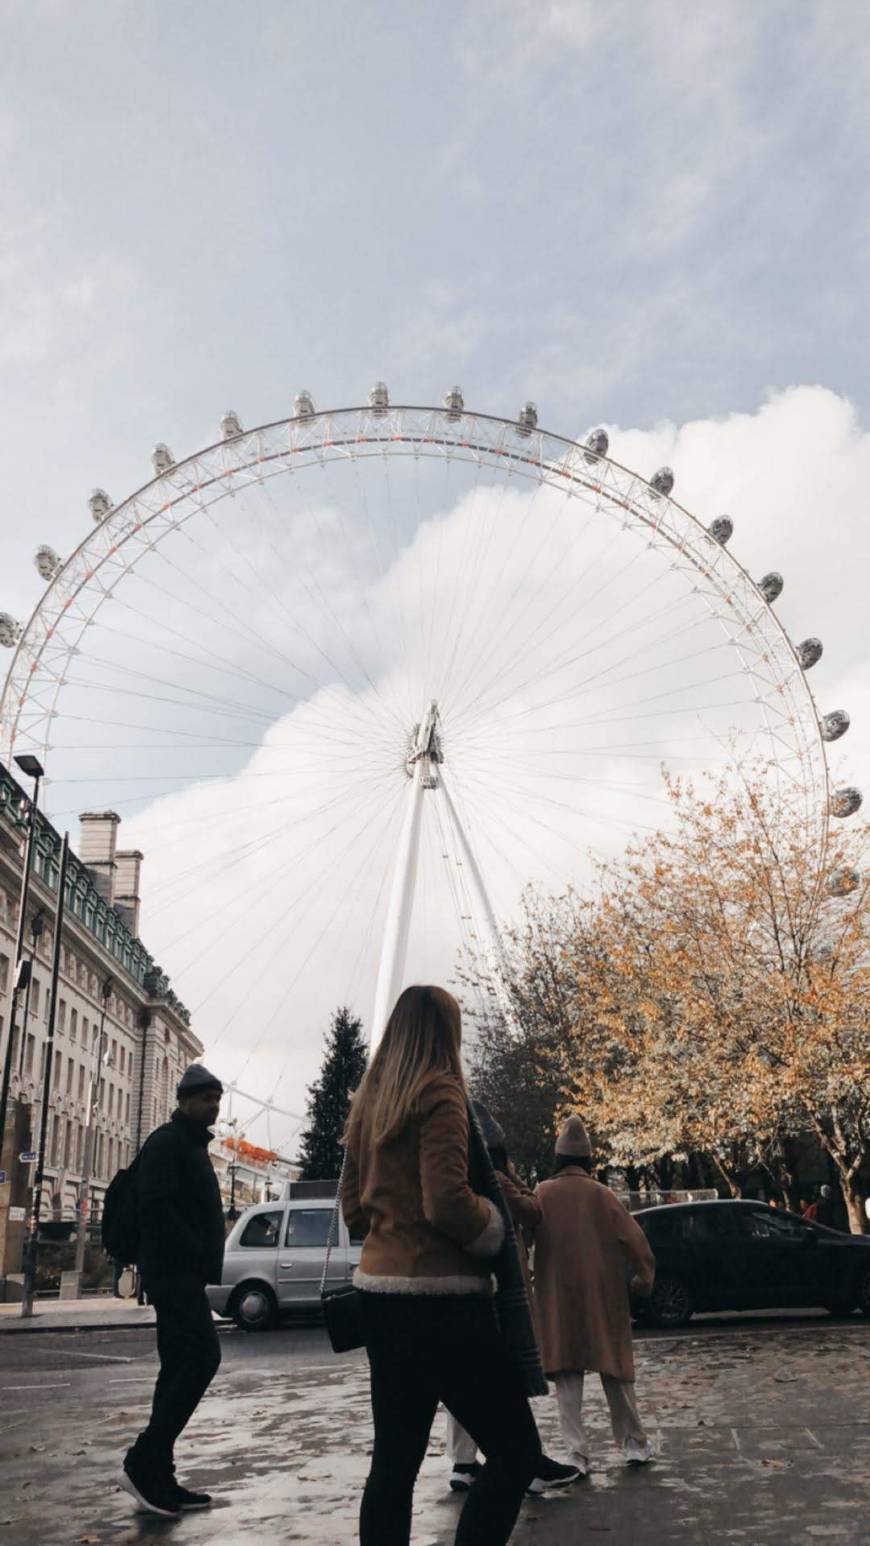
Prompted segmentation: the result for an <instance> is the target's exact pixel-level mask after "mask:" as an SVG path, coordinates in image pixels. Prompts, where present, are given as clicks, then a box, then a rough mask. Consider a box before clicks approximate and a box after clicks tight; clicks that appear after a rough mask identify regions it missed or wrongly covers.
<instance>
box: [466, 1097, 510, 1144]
mask: <svg viewBox="0 0 870 1546" xmlns="http://www.w3.org/2000/svg"><path fill="white" fill-rule="evenodd" d="M471 1104H472V1106H473V1108H474V1114H475V1116H476V1117H477V1120H478V1122H479V1123H480V1131H481V1132H482V1133H483V1141H484V1143H485V1144H486V1147H487V1148H488V1149H504V1151H505V1153H507V1139H506V1138H505V1135H504V1128H503V1127H500V1126H499V1124H498V1122H497V1121H496V1120H495V1117H494V1116H493V1114H492V1112H491V1111H490V1109H489V1107H488V1106H485V1105H484V1104H483V1101H482V1100H473V1101H472V1102H471Z"/></svg>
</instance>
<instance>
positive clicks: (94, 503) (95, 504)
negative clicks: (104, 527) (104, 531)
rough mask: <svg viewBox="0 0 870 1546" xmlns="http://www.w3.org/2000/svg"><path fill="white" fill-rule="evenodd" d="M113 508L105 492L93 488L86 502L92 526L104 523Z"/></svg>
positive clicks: (101, 489)
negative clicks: (92, 521) (92, 522)
mask: <svg viewBox="0 0 870 1546" xmlns="http://www.w3.org/2000/svg"><path fill="white" fill-rule="evenodd" d="M114 508H115V507H114V505H113V504H112V501H111V499H110V498H109V496H108V494H107V493H106V490H105V489H104V488H95V489H94V491H93V493H92V494H91V496H90V499H89V500H88V509H89V510H90V512H91V516H92V518H93V520H94V524H95V525H97V526H99V524H100V521H104V520H105V519H106V516H107V515H111V513H112V511H113V510H114Z"/></svg>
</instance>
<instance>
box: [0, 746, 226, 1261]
mask: <svg viewBox="0 0 870 1546" xmlns="http://www.w3.org/2000/svg"><path fill="white" fill-rule="evenodd" d="M26 821H27V799H26V797H25V794H24V791H23V790H22V788H21V787H20V786H19V784H18V783H17V782H16V780H15V779H14V778H13V777H12V775H11V774H10V773H9V771H8V770H7V769H6V768H5V767H4V766H3V765H2V764H0V1057H2V1056H4V1055H5V1050H6V1043H7V1037H8V1034H9V1023H10V1010H11V994H12V985H13V982H12V979H13V974H14V971H15V940H16V929H17V924H18V907H19V896H20V889H21V878H22V869H23V862H24V843H25V835H26ZM119 825H120V818H119V817H118V816H117V815H115V813H114V812H112V811H95V812H88V813H86V814H84V815H83V816H82V817H81V818H80V837H79V843H78V854H77V855H76V854H73V853H72V852H71V853H70V856H69V869H68V878H67V898H66V913H65V918H64V924H63V934H62V940H61V958H60V966H61V971H60V982H59V988H58V1005H57V1014H56V1020H55V1041H54V1066H53V1069H52V1073H51V1095H50V1109H49V1117H48V1130H47V1141H46V1166H45V1189H44V1193H43V1202H42V1216H43V1218H44V1219H46V1220H48V1221H53V1222H54V1223H55V1224H58V1225H60V1224H62V1223H63V1222H64V1221H69V1222H73V1221H74V1220H75V1218H76V1207H77V1202H78V1195H79V1184H80V1181H81V1172H82V1162H83V1158H84V1139H85V1116H86V1107H87V1100H88V1088H89V1084H90V1082H91V1080H94V1081H95V1084H94V1090H95V1100H96V1110H95V1115H94V1124H95V1133H96V1138H95V1152H94V1167H93V1176H92V1185H91V1216H92V1218H98V1217H99V1212H100V1207H101V1200H102V1197H103V1195H104V1193H105V1189H106V1186H107V1185H108V1182H109V1180H110V1179H111V1177H112V1176H113V1175H114V1173H115V1171H116V1170H118V1169H119V1167H121V1166H123V1165H126V1164H127V1163H128V1162H129V1160H130V1159H131V1157H132V1156H133V1154H135V1153H136V1151H137V1149H138V1148H139V1146H140V1144H141V1143H142V1141H143V1140H144V1139H145V1138H146V1137H147V1135H148V1134H149V1132H151V1130H152V1129H153V1128H154V1127H156V1126H157V1125H158V1124H159V1123H161V1122H163V1121H165V1120H166V1117H167V1116H168V1114H169V1112H170V1111H171V1110H172V1109H173V1107H174V1104H175V1087H176V1084H177V1082H178V1078H179V1076H180V1074H181V1072H182V1070H183V1069H184V1068H185V1067H186V1066H187V1065H188V1064H189V1063H191V1062H194V1061H195V1060H196V1059H198V1058H199V1057H201V1055H202V1045H201V1043H200V1042H199V1041H198V1040H197V1038H196V1037H195V1036H194V1034H193V1032H192V1030H191V1028H190V1016H189V1014H188V1012H187V1010H186V1009H185V1007H184V1005H183V1004H182V1003H181V1002H180V1001H179V1000H178V998H177V997H176V996H175V994H174V993H173V992H172V990H171V988H170V986H169V982H168V980H167V978H166V977H165V975H164V974H163V972H162V971H161V969H160V967H159V966H157V965H156V964H155V962H154V960H153V959H152V957H151V956H150V955H149V954H148V951H147V950H146V948H145V946H144V945H143V943H142V941H141V940H140V939H139V882H140V872H141V865H142V855H141V854H140V853H139V852H137V851H135V850H121V849H119V848H118V846H117V839H118V828H119ZM60 849H61V839H60V835H59V833H58V832H56V831H55V829H54V828H53V827H52V826H51V825H50V823H49V822H48V821H47V820H46V819H45V818H42V817H40V818H39V820H38V826H37V838H36V844H35V849H34V857H33V867H32V872H31V889H30V899H29V905H28V917H27V923H26V933H25V937H24V951H25V955H26V956H27V957H28V958H30V959H31V961H32V973H31V986H30V988H29V990H28V996H27V1001H26V1003H22V1001H21V1000H20V1001H19V1009H18V1015H17V1022H18V1023H17V1027H16V1037H15V1044H14V1046H13V1062H12V1070H13V1072H12V1084H11V1090H10V1101H9V1110H8V1114H7V1120H6V1135H5V1143H4V1145H3V1154H2V1160H0V1170H2V1171H5V1172H6V1176H7V1180H6V1182H5V1183H2V1184H0V1275H2V1276H4V1277H5V1275H6V1274H7V1273H16V1272H17V1271H18V1270H19V1264H20V1256H21V1247H22V1243H23V1236H24V1224H23V1223H22V1222H21V1221H20V1217H19V1215H20V1214H21V1212H22V1210H23V1209H24V1208H28V1211H29V1199H30V1188H31V1187H32V1181H33V1167H32V1165H29V1164H26V1163H22V1162H21V1161H20V1160H19V1154H20V1153H22V1152H26V1151H28V1150H30V1149H34V1148H35V1147H36V1134H37V1132H38V1126H39V1116H40V1108H41V1100H42V1085H43V1074H44V1070H45V1056H46V1028H47V1020H48V1009H49V999H50V992H49V989H50V981H51V961H52V949H53V933H54V919H55V909H56V905H57V885H58V877H59V866H60ZM25 1010H26V1022H25V1023H24V1024H22V1021H24V1018H25V1016H24V1012H25ZM101 1023H102V1026H103V1032H104V1037H103V1048H104V1058H103V1066H102V1069H99V1070H98V1068H97V1057H98V1045H99V1040H100V1027H101ZM10 1208H11V1210H12V1218H11V1219H10V1216H9V1215H10Z"/></svg>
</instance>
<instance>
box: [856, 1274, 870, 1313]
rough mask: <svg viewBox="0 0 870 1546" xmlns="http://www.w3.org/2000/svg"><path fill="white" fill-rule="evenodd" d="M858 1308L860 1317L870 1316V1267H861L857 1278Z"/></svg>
mask: <svg viewBox="0 0 870 1546" xmlns="http://www.w3.org/2000/svg"><path fill="white" fill-rule="evenodd" d="M858 1308H859V1310H860V1311H861V1314H862V1315H870V1267H863V1268H862V1269H861V1272H860V1274H859V1277H858Z"/></svg>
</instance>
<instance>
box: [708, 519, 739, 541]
mask: <svg viewBox="0 0 870 1546" xmlns="http://www.w3.org/2000/svg"><path fill="white" fill-rule="evenodd" d="M707 530H708V531H709V533H710V536H711V537H712V538H713V541H714V542H718V544H719V546H720V547H723V548H724V546H725V544H726V542H728V541H729V540H730V538H731V537H732V536H733V535H734V522H733V521H732V519H731V517H730V515H717V517H716V519H715V521H711V522H710V525H709V526H708V528H707Z"/></svg>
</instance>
